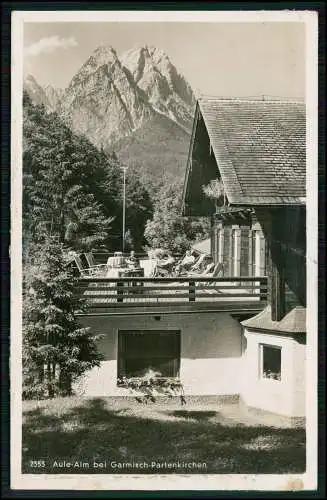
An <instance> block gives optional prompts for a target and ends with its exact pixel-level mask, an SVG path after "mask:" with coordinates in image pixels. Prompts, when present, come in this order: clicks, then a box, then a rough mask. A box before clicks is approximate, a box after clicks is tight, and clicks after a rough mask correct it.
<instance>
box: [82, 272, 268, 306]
mask: <svg viewBox="0 0 327 500" xmlns="http://www.w3.org/2000/svg"><path fill="white" fill-rule="evenodd" d="M80 293H81V295H82V296H83V298H84V299H85V300H86V304H87V305H88V306H89V307H90V308H92V309H93V308H101V307H102V308H115V307H116V308H117V307H125V306H128V307H134V306H135V307H138V306H145V305H147V304H149V305H169V304H174V305H176V304H185V303H191V304H192V303H204V304H205V303H216V302H229V303H231V302H233V303H236V304H239V303H242V302H243V303H244V302H246V303H248V302H251V303H252V302H266V300H267V277H262V276H261V277H221V278H206V277H202V278H200V277H184V278H175V277H169V278H141V277H140V278H95V277H91V278H83V279H80Z"/></svg>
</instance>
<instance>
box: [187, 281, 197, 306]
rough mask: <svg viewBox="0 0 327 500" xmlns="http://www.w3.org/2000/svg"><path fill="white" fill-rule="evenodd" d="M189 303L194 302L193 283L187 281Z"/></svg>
mask: <svg viewBox="0 0 327 500" xmlns="http://www.w3.org/2000/svg"><path fill="white" fill-rule="evenodd" d="M188 292H189V297H188V300H189V302H195V281H193V280H192V281H189V284H188Z"/></svg>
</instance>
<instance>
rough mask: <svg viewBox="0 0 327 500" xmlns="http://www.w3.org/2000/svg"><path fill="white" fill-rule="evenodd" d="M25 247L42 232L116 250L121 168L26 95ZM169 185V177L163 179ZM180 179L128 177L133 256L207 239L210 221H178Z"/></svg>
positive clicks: (70, 243) (85, 246)
mask: <svg viewBox="0 0 327 500" xmlns="http://www.w3.org/2000/svg"><path fill="white" fill-rule="evenodd" d="M23 104H24V122H23V138H24V143H23V246H24V250H25V252H28V250H29V249H30V247H31V244H34V243H37V242H39V241H42V239H43V238H44V236H45V235H47V236H54V237H56V238H57V239H58V241H59V242H61V243H64V244H65V245H66V246H67V247H69V248H71V249H74V250H76V251H80V252H83V251H87V250H92V249H93V250H99V249H101V248H103V249H106V250H107V251H114V250H120V249H121V244H122V203H123V200H122V198H123V197H122V176H123V173H122V164H121V163H120V162H119V161H118V159H117V156H116V155H115V153H114V152H113V153H111V154H108V153H106V152H105V151H104V150H103V149H101V150H98V149H97V148H96V147H95V146H94V145H92V144H91V143H90V142H89V141H88V140H87V139H86V138H85V137H82V136H79V135H77V134H75V133H73V132H72V131H71V130H70V129H69V128H68V127H67V126H65V125H64V124H63V123H62V121H61V120H60V119H59V117H58V116H57V115H56V114H55V113H47V112H46V111H45V108H43V107H42V106H37V105H34V104H32V102H31V100H30V98H29V96H28V95H27V94H26V93H25V94H24V103H23ZM167 180H168V179H167ZM181 194H182V182H174V183H173V182H171V181H170V182H169V181H168V182H162V183H161V185H160V184H159V185H158V183H157V184H156V183H153V184H149V183H148V184H145V183H144V182H142V181H141V179H139V178H138V175H137V171H136V170H135V169H130V170H128V174H127V176H126V230H127V234H126V242H127V244H128V246H129V247H130V248H133V249H134V250H136V251H138V252H142V251H144V249H146V248H147V247H149V246H150V247H153V246H162V247H166V248H167V249H170V250H172V251H174V252H177V253H180V252H183V251H184V250H185V249H186V248H187V247H188V246H189V245H190V243H191V242H193V241H194V240H196V239H197V238H203V237H205V236H206V234H207V230H208V224H207V221H203V220H195V219H187V218H183V217H182V216H181V213H180V207H181Z"/></svg>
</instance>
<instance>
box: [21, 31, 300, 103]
mask: <svg viewBox="0 0 327 500" xmlns="http://www.w3.org/2000/svg"><path fill="white" fill-rule="evenodd" d="M103 43H104V44H108V45H111V46H112V47H113V48H114V49H115V50H116V51H117V54H118V56H119V54H121V53H122V52H124V51H125V50H128V49H130V48H132V47H135V46H142V45H148V46H155V47H158V48H160V49H163V50H164V51H165V52H166V54H167V55H168V57H169V58H170V60H171V62H172V63H173V64H174V65H175V66H176V68H177V69H178V70H179V71H180V72H181V73H182V74H183V75H184V76H185V78H186V79H187V80H188V82H189V84H190V85H191V87H192V88H193V90H194V91H195V92H196V93H197V95H199V94H201V95H211V96H224V97H255V96H262V95H265V96H272V97H286V98H293V99H303V98H304V97H305V24H304V23H302V22H256V23H253V22H242V23H226V22H224V23H220V22H210V23H203V22H190V23H188V22H187V23H185V22H184V23H179V22H175V23H169V22H166V23H163V22H157V23H151V22H147V23H146V22H89V23H86V22H38V23H32V22H25V23H24V73H25V76H26V74H32V75H33V76H34V77H35V78H36V80H37V81H38V82H39V83H40V84H42V85H46V84H51V85H53V86H54V87H60V88H65V87H66V86H68V84H69V82H70V80H71V79H72V77H73V76H74V74H75V73H76V72H77V71H78V70H79V68H80V67H81V66H82V64H83V63H84V62H85V61H86V59H87V58H88V57H89V56H90V55H91V53H92V52H93V51H94V50H95V49H96V48H97V47H98V46H99V45H101V44H103Z"/></svg>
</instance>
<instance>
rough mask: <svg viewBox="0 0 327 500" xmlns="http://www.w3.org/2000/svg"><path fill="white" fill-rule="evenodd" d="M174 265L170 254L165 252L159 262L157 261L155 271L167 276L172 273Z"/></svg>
mask: <svg viewBox="0 0 327 500" xmlns="http://www.w3.org/2000/svg"><path fill="white" fill-rule="evenodd" d="M174 263H175V259H174V257H173V256H172V255H171V253H170V252H165V253H164V254H163V256H162V258H161V259H160V260H158V261H157V270H158V272H159V273H160V272H161V273H162V274H168V273H169V272H171V271H172V268H173V265H174Z"/></svg>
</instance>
